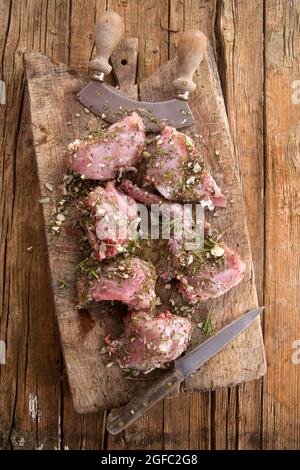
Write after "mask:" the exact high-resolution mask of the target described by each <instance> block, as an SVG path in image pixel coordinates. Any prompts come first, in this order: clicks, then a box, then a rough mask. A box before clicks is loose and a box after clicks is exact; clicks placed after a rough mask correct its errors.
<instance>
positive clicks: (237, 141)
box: [215, 0, 264, 449]
mask: <svg viewBox="0 0 300 470" xmlns="http://www.w3.org/2000/svg"><path fill="white" fill-rule="evenodd" d="M246 23H247V28H246V29H245V24H246ZM215 31H216V44H217V50H218V63H219V70H220V74H221V82H222V88H223V92H224V95H225V97H226V108H227V113H228V119H229V126H230V129H231V134H232V139H233V142H234V145H235V150H236V155H237V159H238V161H239V174H240V177H241V181H242V186H243V197H244V201H245V209H246V215H247V222H248V230H249V236H250V245H251V249H252V250H251V251H252V254H253V263H254V271H255V284H256V288H257V292H258V299H259V303H260V305H263V267H264V192H263V189H264V162H263V96H262V90H263V79H264V78H263V1H262V0H254V1H252V2H243V1H242V0H229V1H221V2H219V3H218V8H217V12H216V30H215ZM253 70H255V80H253ZM261 387H262V383H261V382H254V383H249V384H244V385H242V386H240V387H238V388H237V389H235V390H231V395H230V397H231V401H232V399H233V395H234V394H236V397H235V401H236V406H235V407H234V410H236V411H235V412H234V419H235V420H236V429H237V437H236V438H235V437H234V436H233V438H232V437H229V436H228V432H229V430H230V429H232V426H229V425H228V422H227V420H226V419H225V420H224V419H223V416H222V413H221V414H220V416H219V417H218V414H217V416H216V419H217V421H218V423H217V425H216V427H215V432H216V445H217V448H219V446H221V447H222V448H224V444H225V446H226V442H227V447H228V442H230V441H231V442H232V441H235V440H236V445H237V447H238V448H239V449H257V448H259V447H260V440H261V422H260V421H261V409H260V405H261ZM227 394H228V392H227V391H226V390H224V391H223V390H220V391H217V392H216V401H217V402H218V403H219V402H220V403H221V404H222V406H224V404H226V403H228V401H227V398H228V396H227ZM222 395H224V396H222ZM220 411H221V410H220ZM225 413H226V410H225ZM230 415H231V413H230V412H229V411H228V413H227V416H230ZM224 435H225V436H226V439H224ZM225 448H226V447H225Z"/></svg>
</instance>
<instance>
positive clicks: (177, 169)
mask: <svg viewBox="0 0 300 470" xmlns="http://www.w3.org/2000/svg"><path fill="white" fill-rule="evenodd" d="M146 182H149V183H152V184H154V186H155V187H156V189H157V190H158V191H159V192H160V193H161V194H162V195H163V196H164V197H165V198H166V199H169V200H173V201H181V202H202V203H203V205H207V206H208V207H213V205H214V206H218V207H225V206H226V198H225V196H224V195H223V194H222V192H221V189H220V188H219V186H218V185H217V183H216V181H215V180H214V178H213V177H212V176H211V175H210V173H209V171H208V170H207V168H206V167H205V162H204V160H203V155H201V153H198V152H197V150H196V147H195V144H194V142H193V141H192V139H191V138H190V137H188V136H186V135H184V134H182V133H181V132H177V131H176V129H174V128H172V127H168V126H166V127H165V128H164V129H163V131H162V133H161V135H160V136H158V137H157V140H156V147H155V150H154V153H153V155H152V157H151V158H150V159H149V164H148V169H147V175H146Z"/></svg>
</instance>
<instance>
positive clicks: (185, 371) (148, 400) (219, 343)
mask: <svg viewBox="0 0 300 470" xmlns="http://www.w3.org/2000/svg"><path fill="white" fill-rule="evenodd" d="M263 309H264V307H260V308H257V309H255V310H251V311H250V312H248V313H246V314H245V315H243V316H241V317H240V318H238V319H237V320H234V321H233V322H231V323H229V325H227V326H225V328H223V329H222V330H221V331H219V332H218V333H217V334H216V335H215V336H213V337H211V338H209V339H207V340H206V341H204V342H203V343H201V344H200V345H199V346H197V347H196V348H195V349H193V350H192V351H190V352H188V353H187V354H186V355H185V356H183V357H180V358H179V359H177V361H175V363H174V367H171V368H170V369H169V370H168V371H167V372H165V373H164V374H163V375H162V377H160V378H159V379H157V380H156V382H154V383H153V385H151V386H150V387H149V388H147V389H146V390H145V391H144V393H140V394H139V395H138V396H137V397H135V398H133V399H132V400H131V401H130V402H129V403H127V404H126V405H124V406H122V407H120V408H116V409H114V410H112V411H111V412H110V414H109V415H108V418H107V430H108V432H110V433H111V434H118V433H119V432H121V431H123V430H124V429H125V428H127V426H129V425H130V424H131V423H133V422H134V421H135V420H136V419H138V418H139V417H140V416H142V415H143V414H144V413H145V412H146V411H148V410H149V409H150V408H151V407H152V406H153V405H155V403H157V402H158V401H159V400H161V399H163V398H165V397H166V396H167V395H168V394H169V393H170V392H171V391H172V390H173V389H174V388H176V387H177V386H178V385H179V384H181V382H183V381H184V380H185V379H186V377H188V376H189V375H191V374H193V373H194V372H196V370H198V369H199V368H200V367H201V366H202V365H203V364H205V363H206V362H207V361H208V360H209V359H211V358H212V357H213V356H215V355H216V354H217V353H218V352H220V351H221V350H222V349H224V348H225V346H227V345H228V344H230V343H231V342H232V341H233V340H234V339H235V338H236V337H237V336H239V335H240V334H241V333H242V332H243V331H245V330H246V328H248V326H249V325H251V323H253V321H254V320H256V319H257V317H258V316H259V315H260V314H261V313H262V311H263Z"/></svg>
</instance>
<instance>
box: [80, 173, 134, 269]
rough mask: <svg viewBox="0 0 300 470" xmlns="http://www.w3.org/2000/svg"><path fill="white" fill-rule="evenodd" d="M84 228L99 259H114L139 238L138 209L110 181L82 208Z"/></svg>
mask: <svg viewBox="0 0 300 470" xmlns="http://www.w3.org/2000/svg"><path fill="white" fill-rule="evenodd" d="M80 209H81V215H82V225H83V227H84V229H85V231H86V234H87V237H88V240H89V243H90V245H91V247H92V249H93V252H94V255H95V257H96V258H97V259H99V260H101V259H105V258H111V257H113V256H115V255H117V254H119V253H121V252H123V251H124V249H125V248H126V246H127V244H128V242H129V240H131V239H133V238H136V237H137V230H136V229H137V225H138V223H139V218H138V205H137V203H136V202H135V200H134V199H133V198H131V197H129V196H127V195H126V194H124V193H123V192H122V191H120V190H119V189H118V188H116V187H115V183H114V181H110V182H109V183H107V184H106V186H105V187H104V188H103V187H101V186H97V187H96V188H95V189H94V190H93V191H91V192H90V193H89V194H88V196H87V197H85V198H84V199H83V200H82V201H81V204H80Z"/></svg>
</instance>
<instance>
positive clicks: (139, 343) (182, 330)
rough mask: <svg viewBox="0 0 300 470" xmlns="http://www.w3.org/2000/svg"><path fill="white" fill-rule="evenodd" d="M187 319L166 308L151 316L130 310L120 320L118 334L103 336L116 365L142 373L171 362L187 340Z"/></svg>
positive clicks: (184, 346)
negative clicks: (110, 336) (119, 334)
mask: <svg viewBox="0 0 300 470" xmlns="http://www.w3.org/2000/svg"><path fill="white" fill-rule="evenodd" d="M190 333H191V322H190V321H189V320H188V319H186V318H183V317H180V316H178V315H173V314H172V313H170V312H169V311H166V312H163V313H160V314H159V315H157V316H156V317H154V318H151V317H150V316H149V314H148V313H147V312H144V311H140V312H131V313H129V314H128V315H127V316H126V317H125V319H124V332H123V334H122V336H121V337H120V338H119V339H117V340H115V341H111V340H110V338H109V337H107V338H106V343H107V347H108V350H109V352H110V353H111V354H112V355H113V356H115V357H116V359H117V360H118V362H119V364H120V366H121V367H122V368H125V369H134V370H136V371H140V372H143V373H148V372H151V371H152V370H153V369H156V368H158V367H161V366H163V365H164V364H166V363H169V362H171V361H174V360H175V359H176V358H177V357H178V356H180V354H182V353H183V352H184V351H185V349H186V347H187V344H188V342H189V339H190Z"/></svg>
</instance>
